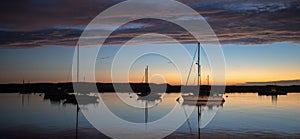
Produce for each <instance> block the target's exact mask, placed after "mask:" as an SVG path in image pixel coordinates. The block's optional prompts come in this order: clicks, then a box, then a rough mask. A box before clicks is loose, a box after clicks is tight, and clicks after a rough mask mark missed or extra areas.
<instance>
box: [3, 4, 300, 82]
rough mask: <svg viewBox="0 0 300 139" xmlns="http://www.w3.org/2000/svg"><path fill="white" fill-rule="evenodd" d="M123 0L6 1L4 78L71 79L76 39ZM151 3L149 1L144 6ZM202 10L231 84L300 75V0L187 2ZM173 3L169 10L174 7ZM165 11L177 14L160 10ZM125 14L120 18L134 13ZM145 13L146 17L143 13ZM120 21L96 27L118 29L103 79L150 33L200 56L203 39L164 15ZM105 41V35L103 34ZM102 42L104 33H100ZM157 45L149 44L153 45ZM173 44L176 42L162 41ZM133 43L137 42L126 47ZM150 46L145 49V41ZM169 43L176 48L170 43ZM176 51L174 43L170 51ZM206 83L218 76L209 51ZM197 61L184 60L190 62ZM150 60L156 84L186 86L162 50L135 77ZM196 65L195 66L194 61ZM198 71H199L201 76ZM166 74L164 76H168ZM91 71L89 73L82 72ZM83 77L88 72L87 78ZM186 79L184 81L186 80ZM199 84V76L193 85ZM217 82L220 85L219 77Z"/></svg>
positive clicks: (135, 72)
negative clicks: (199, 42)
mask: <svg viewBox="0 0 300 139" xmlns="http://www.w3.org/2000/svg"><path fill="white" fill-rule="evenodd" d="M120 2H123V1H121V0H101V1H100V0H87V1H64V0H27V1H16V0H10V1H5V2H3V4H1V5H0V21H1V22H0V65H1V66H0V77H1V78H0V83H21V82H22V81H23V80H25V81H26V82H66V81H71V77H72V76H71V72H72V71H71V69H72V60H73V56H74V51H75V46H76V43H77V41H78V39H79V37H80V35H81V33H82V32H83V30H84V29H85V27H86V26H87V25H88V23H89V22H91V21H92V19H93V18H94V17H95V16H97V15H98V14H99V13H101V12H102V11H104V10H105V9H107V8H109V7H110V6H113V5H115V4H118V3H120ZM143 2H146V1H141V3H143ZM178 2H181V3H183V4H186V5H188V6H190V7H191V8H193V9H194V10H195V11H197V12H198V13H199V14H201V15H202V16H203V17H204V19H205V20H206V21H207V22H208V23H209V25H210V26H211V28H212V29H213V31H214V32H215V34H216V36H217V37H218V39H219V40H220V43H221V48H222V50H223V53H224V57H225V62H226V83H227V84H245V83H246V84H247V83H248V84H249V83H250V84H251V83H261V82H264V83H266V82H267V83H268V82H271V83H272V82H274V81H283V80H284V81H296V82H292V83H291V84H293V83H298V84H299V82H298V80H300V64H299V59H300V55H299V53H300V47H299V46H300V45H299V40H300V38H299V37H300V17H299V14H300V2H299V1H297V0H283V1H280V0H267V1H259V0H252V1H242V0H228V1H223V0H201V1H197V0H180V1H178ZM165 8H168V5H166V7H165ZM157 13H159V14H160V15H161V16H170V15H169V14H170V13H166V12H165V10H164V9H157ZM131 16H132V15H125V14H124V15H122V13H121V14H119V17H107V18H109V19H114V18H120V17H122V18H130V17H131ZM138 16H140V17H143V16H145V15H143V14H140V15H138ZM171 16H172V18H174V20H180V21H187V20H189V21H192V20H195V19H194V18H195V17H194V16H191V15H190V14H189V13H171ZM114 28H115V25H114V24H108V25H99V26H95V27H92V28H89V29H90V31H91V32H92V31H113V33H112V34H110V37H109V38H108V39H106V40H105V44H104V47H102V49H101V53H100V54H99V55H98V57H97V62H96V79H97V81H99V82H110V81H111V80H110V77H109V75H110V65H111V62H112V60H113V57H114V55H115V54H116V53H117V51H118V50H120V47H121V46H122V45H124V44H125V43H126V42H128V41H129V40H131V39H133V38H135V37H137V36H139V35H142V34H145V33H159V34H163V35H167V36H169V37H172V38H173V39H176V40H178V41H179V42H180V43H182V44H183V46H184V47H185V48H186V49H187V51H188V52H189V53H190V55H191V56H193V54H194V52H195V48H196V45H197V44H196V43H197V41H196V40H195V39H194V37H193V36H192V35H191V34H190V33H188V32H187V31H186V30H184V29H183V28H181V27H179V26H178V25H176V24H173V23H170V22H167V21H163V20H158V19H148V18H146V19H140V20H135V21H132V22H129V23H126V24H124V25H122V26H121V27H119V28H117V29H116V30H113V29H114ZM98 37H99V39H103V38H101V36H98ZM96 39H98V38H96ZM145 43H149V42H145ZM156 45H157V46H159V47H165V46H171V45H173V43H172V42H165V44H156ZM126 47H130V46H126ZM141 47H142V46H141ZM167 48H168V47H167ZM168 49H170V51H172V48H168ZM202 55H203V59H202V60H201V63H202V68H203V71H202V81H203V84H205V83H206V82H207V81H206V79H207V75H209V76H211V77H212V76H213V75H211V73H210V66H209V62H208V61H207V59H206V57H205V53H204V52H203V54H202ZM186 62H187V63H191V61H183V62H182V63H186ZM146 65H149V67H150V76H151V78H150V79H151V80H152V81H151V80H150V81H151V82H155V83H162V82H168V83H171V84H180V83H184V82H185V78H186V75H184V76H183V77H184V79H180V77H179V75H178V70H176V66H174V63H171V62H170V61H169V60H168V59H166V58H164V57H161V56H159V55H145V56H143V57H141V58H140V59H138V60H137V61H136V62H135V63H134V64H133V65H132V70H131V71H130V72H129V76H130V77H129V78H130V82H141V81H142V79H143V72H144V68H145V66H146ZM194 67H195V65H194ZM195 72H196V71H195V70H193V71H192V73H193V74H195ZM159 74H161V75H163V76H164V78H163V77H161V76H160V75H159ZM82 76H84V75H82ZM81 79H82V80H87V81H88V80H89V79H85V77H81ZM180 80H182V81H180ZM193 83H194V77H191V78H190V81H189V84H193ZM216 84H218V83H217V82H216Z"/></svg>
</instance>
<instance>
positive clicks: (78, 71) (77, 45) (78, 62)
mask: <svg viewBox="0 0 300 139" xmlns="http://www.w3.org/2000/svg"><path fill="white" fill-rule="evenodd" d="M78 82H79V44H77V83H78Z"/></svg>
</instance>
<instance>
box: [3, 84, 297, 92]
mask: <svg viewBox="0 0 300 139" xmlns="http://www.w3.org/2000/svg"><path fill="white" fill-rule="evenodd" d="M126 84H127V83H116V84H114V85H119V86H125V85H126ZM129 84H130V87H131V89H132V90H128V89H124V90H122V89H121V91H118V92H139V91H142V90H143V89H144V88H145V86H148V87H149V86H151V87H153V88H156V89H158V90H157V91H162V92H167V93H171V92H174V93H176V92H178V93H179V92H181V89H182V87H185V88H188V89H195V88H197V86H192V85H188V86H180V85H170V84H153V83H150V84H145V83H129ZM79 85H82V87H80V88H79V89H80V90H82V89H83V90H82V91H85V92H115V91H116V90H115V88H114V85H113V84H112V83H96V86H97V90H90V88H93V87H92V86H94V85H95V83H87V82H80V83H79ZM127 85H128V84H127ZM211 87H212V86H208V85H201V89H206V90H207V89H210V88H211ZM213 87H216V88H218V87H222V86H220V85H213ZM270 87H273V88H276V89H279V90H284V91H286V92H288V93H291V92H300V85H291V86H276V85H266V86H263V85H261V86H252V85H247V86H246V85H226V88H225V92H226V93H245V92H250V93H251V92H253V93H255V92H259V91H261V90H265V89H268V88H270ZM17 92H21V93H34V92H36V93H55V92H56V93H57V92H66V93H72V92H74V88H73V83H72V82H64V83H26V84H13V83H12V84H0V93H17Z"/></svg>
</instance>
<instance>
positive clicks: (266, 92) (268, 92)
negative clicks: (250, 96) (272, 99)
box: [258, 87, 287, 96]
mask: <svg viewBox="0 0 300 139" xmlns="http://www.w3.org/2000/svg"><path fill="white" fill-rule="evenodd" d="M258 95H260V96H263V95H265V96H274V95H287V92H286V91H284V90H279V89H276V88H275V87H270V88H268V89H264V90H261V91H259V92H258Z"/></svg>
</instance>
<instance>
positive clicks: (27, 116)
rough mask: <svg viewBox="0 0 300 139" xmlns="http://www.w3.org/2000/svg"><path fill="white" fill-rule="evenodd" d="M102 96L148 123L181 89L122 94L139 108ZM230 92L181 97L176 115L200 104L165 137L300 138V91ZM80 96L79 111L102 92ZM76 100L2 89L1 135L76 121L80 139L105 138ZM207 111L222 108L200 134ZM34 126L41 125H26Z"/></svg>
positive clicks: (71, 131) (51, 130) (57, 133)
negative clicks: (217, 98) (220, 97)
mask: <svg viewBox="0 0 300 139" xmlns="http://www.w3.org/2000/svg"><path fill="white" fill-rule="evenodd" d="M100 95H101V97H102V98H103V99H105V101H106V102H107V103H108V105H110V108H111V110H112V111H113V112H116V114H117V115H118V116H119V117H122V118H123V119H125V120H128V121H133V122H137V123H150V122H152V121H155V120H157V119H159V118H161V117H163V116H164V115H165V114H167V113H168V112H169V111H170V110H172V109H173V106H174V105H175V103H177V104H178V102H177V101H176V99H177V98H178V97H179V96H180V94H178V93H166V94H165V93H157V94H153V95H152V96H148V97H140V96H137V95H136V94H134V93H122V95H123V96H124V98H125V97H126V98H128V100H131V101H132V103H135V104H138V105H140V106H141V108H133V107H131V106H130V105H128V104H126V103H120V102H122V101H120V99H119V101H116V98H115V96H116V95H115V94H114V93H100ZM226 95H227V96H228V97H225V100H226V102H225V103H221V104H214V103H209V104H208V103H205V104H203V103H197V104H196V105H189V104H188V103H184V101H183V102H179V104H180V107H181V109H179V110H178V111H177V113H178V114H184V113H185V111H187V110H189V109H192V108H196V109H195V111H194V113H193V114H192V115H191V116H190V117H188V116H186V117H187V121H186V123H185V124H184V125H182V126H181V127H180V128H179V129H178V130H177V131H176V132H174V133H173V134H172V135H170V136H169V137H167V138H184V137H185V138H190V137H191V138H198V137H210V135H213V136H216V137H224V136H225V137H232V138H234V137H247V136H251V137H256V136H258V137H273V136H278V137H294V138H298V137H300V136H299V135H300V132H299V131H300V125H299V123H300V111H299V106H300V93H289V94H288V95H280V96H258V95H257V93H232V94H231V93H229V94H226ZM70 98H71V99H70ZM79 99H81V100H82V102H86V103H83V104H82V105H83V107H81V108H82V109H81V110H80V111H86V110H88V108H90V107H97V104H98V103H99V100H98V93H88V94H79ZM73 100H74V94H68V95H63V96H46V94H44V93H31V94H19V93H2V94H0V110H1V116H0V131H1V133H0V135H1V136H10V137H12V138H20V137H23V138H26V137H32V136H31V135H37V136H38V135H39V136H43V137H45V136H48V135H52V136H49V137H48V138H50V137H55V138H63V137H64V138H76V130H75V129H76V121H78V125H77V126H78V138H81V137H82V138H84V136H90V137H95V138H98V137H101V138H106V137H105V136H104V135H103V134H101V133H99V132H98V131H97V130H96V129H95V128H94V127H93V126H92V125H91V124H90V123H89V122H88V121H87V120H86V119H85V118H84V116H83V115H82V113H81V112H80V111H78V110H77V109H76V103H74V101H73ZM275 104H276V105H275ZM80 105H81V104H80ZM158 106H160V107H159V109H158ZM204 110H208V111H214V110H218V113H217V114H216V115H215V117H214V119H212V121H211V122H210V123H209V124H208V125H207V126H206V127H205V128H203V129H201V134H200V135H198V133H200V129H199V124H201V120H200V119H201V118H202V119H203V111H204ZM76 114H78V119H76ZM185 115H186V114H185ZM198 118H199V120H198ZM33 128H34V129H38V130H33V131H29V130H25V129H33ZM20 129H22V130H20ZM125 129H126V128H125ZM16 133H19V134H16ZM62 133H64V134H62ZM46 138H47V137H46Z"/></svg>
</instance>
